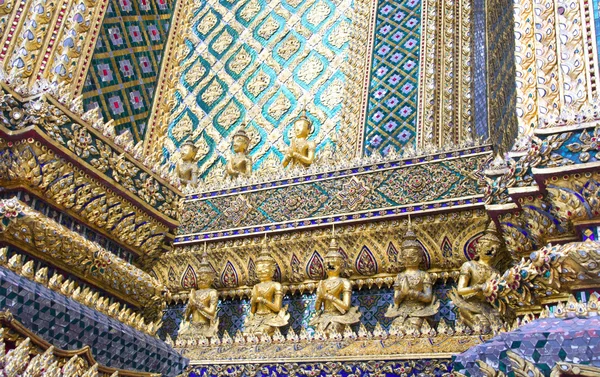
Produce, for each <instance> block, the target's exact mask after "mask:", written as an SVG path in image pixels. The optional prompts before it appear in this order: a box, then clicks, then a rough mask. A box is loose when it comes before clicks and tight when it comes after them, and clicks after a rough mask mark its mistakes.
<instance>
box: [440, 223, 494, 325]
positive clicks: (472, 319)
mask: <svg viewBox="0 0 600 377" xmlns="http://www.w3.org/2000/svg"><path fill="white" fill-rule="evenodd" d="M500 244H501V242H500V238H498V234H497V232H496V225H495V224H494V222H493V221H491V222H490V224H489V225H488V227H487V229H486V232H485V234H484V235H483V236H482V237H481V238H480V239H479V242H478V243H477V254H478V256H479V259H478V260H473V261H467V262H465V263H463V265H462V267H461V268H460V277H459V279H458V285H457V287H456V288H455V289H453V290H452V291H451V292H450V298H451V300H452V302H453V303H454V305H455V306H456V307H457V308H458V312H459V314H460V318H461V319H462V320H463V321H464V323H465V324H466V325H468V326H469V327H471V328H473V327H474V326H475V325H477V326H479V327H481V328H483V329H484V331H486V332H487V331H489V330H490V328H491V326H499V325H500V324H501V323H502V320H501V317H500V313H499V312H498V310H496V309H495V308H494V307H493V306H492V305H491V304H490V303H489V302H487V301H486V298H485V296H484V294H483V292H484V291H485V290H486V288H487V287H486V284H485V283H486V280H488V279H489V278H490V277H491V276H492V275H494V274H498V275H499V272H498V270H496V269H495V268H494V267H492V261H493V259H494V256H495V255H496V253H497V252H498V249H499V248H500Z"/></svg>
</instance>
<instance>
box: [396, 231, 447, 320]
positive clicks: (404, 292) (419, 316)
mask: <svg viewBox="0 0 600 377" xmlns="http://www.w3.org/2000/svg"><path fill="white" fill-rule="evenodd" d="M401 253H402V254H401V255H402V260H403V261H404V266H405V270H404V271H402V272H401V273H399V274H398V276H396V281H395V283H394V303H393V304H392V305H390V307H389V308H388V310H387V312H386V313H385V316H386V317H388V318H395V319H394V322H393V324H394V325H397V326H402V327H412V328H414V329H416V330H420V329H421V326H422V325H423V321H425V319H426V318H427V317H431V316H433V315H435V314H436V313H437V312H438V310H439V307H440V303H439V301H437V299H436V298H435V296H433V293H432V286H433V281H432V279H431V276H430V275H429V273H427V272H426V271H422V270H420V269H419V266H420V264H421V262H422V261H423V250H422V249H421V244H420V243H419V242H418V241H417V236H416V234H415V232H414V231H413V230H412V227H411V224H410V222H409V224H408V230H407V231H406V235H405V236H404V241H402V249H401Z"/></svg>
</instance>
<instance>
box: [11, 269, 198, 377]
mask: <svg viewBox="0 0 600 377" xmlns="http://www.w3.org/2000/svg"><path fill="white" fill-rule="evenodd" d="M0 309H1V310H6V309H8V310H10V311H11V313H12V314H13V315H14V317H15V318H16V319H17V320H18V321H19V322H21V323H22V324H23V325H24V326H25V327H26V328H28V329H30V330H31V331H33V332H34V333H36V334H38V335H39V336H41V337H42V338H44V339H45V340H46V341H48V342H50V343H51V344H52V345H54V346H55V347H59V348H62V349H66V350H73V349H80V348H82V347H84V346H86V345H88V346H90V348H91V351H92V354H93V355H94V357H95V358H96V360H97V361H98V362H99V363H101V364H103V365H107V366H110V367H113V368H121V369H130V370H138V371H144V372H154V373H160V374H162V375H164V376H168V377H170V376H176V375H178V374H179V373H181V372H182V371H183V370H184V369H185V367H186V365H187V363H188V360H187V359H185V358H183V357H182V356H181V355H179V354H178V353H177V352H175V351H174V350H173V349H172V348H170V347H169V346H167V345H166V344H165V343H164V342H162V341H161V340H159V339H156V338H154V337H152V336H150V335H147V334H144V333H142V332H140V331H137V330H135V329H133V328H131V327H129V326H126V325H124V324H123V323H121V322H119V321H117V320H114V319H112V318H110V317H108V316H106V315H104V314H102V313H99V312H97V311H95V310H92V309H90V308H88V307H87V306H84V305H82V304H80V303H79V302H77V301H75V300H73V299H70V298H67V297H65V296H63V295H61V294H59V293H56V292H54V291H52V290H50V289H48V288H46V287H44V286H42V285H41V284H38V283H35V282H33V281H31V280H28V279H26V278H23V277H21V276H18V275H17V274H15V273H14V272H12V271H10V270H8V269H6V268H4V267H0Z"/></svg>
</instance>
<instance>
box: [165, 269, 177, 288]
mask: <svg viewBox="0 0 600 377" xmlns="http://www.w3.org/2000/svg"><path fill="white" fill-rule="evenodd" d="M176 276H177V275H175V270H174V269H173V266H171V267H169V272H168V273H167V280H168V281H169V283H171V284H177V277H176Z"/></svg>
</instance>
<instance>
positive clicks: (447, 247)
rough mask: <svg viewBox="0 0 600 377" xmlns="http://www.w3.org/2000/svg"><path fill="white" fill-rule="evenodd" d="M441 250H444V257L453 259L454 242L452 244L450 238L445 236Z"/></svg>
mask: <svg viewBox="0 0 600 377" xmlns="http://www.w3.org/2000/svg"><path fill="white" fill-rule="evenodd" d="M440 250H442V256H443V257H444V258H452V242H450V239H449V238H448V236H444V239H443V240H442V244H441V246H440Z"/></svg>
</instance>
